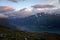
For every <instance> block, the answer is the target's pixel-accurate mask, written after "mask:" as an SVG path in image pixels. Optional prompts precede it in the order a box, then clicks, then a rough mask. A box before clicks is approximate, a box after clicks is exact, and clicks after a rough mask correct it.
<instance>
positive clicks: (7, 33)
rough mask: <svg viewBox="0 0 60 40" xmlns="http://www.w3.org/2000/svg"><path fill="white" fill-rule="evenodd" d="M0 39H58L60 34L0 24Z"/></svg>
mask: <svg viewBox="0 0 60 40" xmlns="http://www.w3.org/2000/svg"><path fill="white" fill-rule="evenodd" d="M0 40H60V34H55V33H48V32H42V33H36V32H26V31H21V30H20V31H18V30H13V29H10V28H8V27H5V26H3V27H2V26H0Z"/></svg>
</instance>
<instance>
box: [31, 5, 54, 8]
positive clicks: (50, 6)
mask: <svg viewBox="0 0 60 40" xmlns="http://www.w3.org/2000/svg"><path fill="white" fill-rule="evenodd" d="M32 7H33V8H54V7H55V6H54V5H34V6H32Z"/></svg>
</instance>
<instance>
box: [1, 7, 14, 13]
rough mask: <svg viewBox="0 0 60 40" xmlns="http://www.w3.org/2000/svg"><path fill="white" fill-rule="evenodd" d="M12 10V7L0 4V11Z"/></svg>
mask: <svg viewBox="0 0 60 40" xmlns="http://www.w3.org/2000/svg"><path fill="white" fill-rule="evenodd" d="M8 11H13V9H12V8H11V7H10V6H0V13H3V12H8Z"/></svg>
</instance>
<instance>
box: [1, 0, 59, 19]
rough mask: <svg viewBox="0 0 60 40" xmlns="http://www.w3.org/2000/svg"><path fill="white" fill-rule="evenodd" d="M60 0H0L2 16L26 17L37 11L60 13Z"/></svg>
mask: <svg viewBox="0 0 60 40" xmlns="http://www.w3.org/2000/svg"><path fill="white" fill-rule="evenodd" d="M59 10H60V0H0V18H1V17H14V18H15V17H26V16H30V15H33V14H35V13H37V12H43V11H44V12H50V13H51V12H54V11H57V12H59V13H60V11H59Z"/></svg>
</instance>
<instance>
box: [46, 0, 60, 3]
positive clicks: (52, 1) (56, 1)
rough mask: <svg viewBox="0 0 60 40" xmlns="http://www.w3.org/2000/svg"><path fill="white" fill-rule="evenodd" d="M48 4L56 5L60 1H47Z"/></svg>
mask: <svg viewBox="0 0 60 40" xmlns="http://www.w3.org/2000/svg"><path fill="white" fill-rule="evenodd" d="M47 1H48V3H49V4H57V3H59V2H60V0H47Z"/></svg>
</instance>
